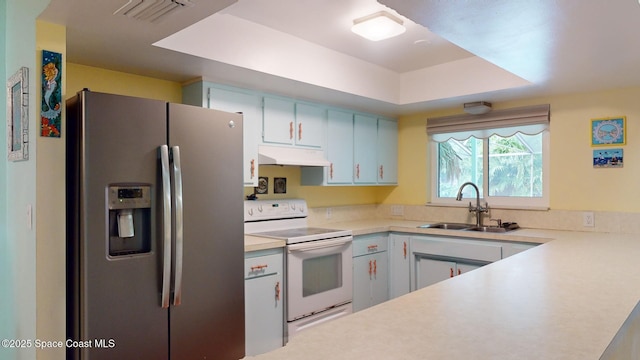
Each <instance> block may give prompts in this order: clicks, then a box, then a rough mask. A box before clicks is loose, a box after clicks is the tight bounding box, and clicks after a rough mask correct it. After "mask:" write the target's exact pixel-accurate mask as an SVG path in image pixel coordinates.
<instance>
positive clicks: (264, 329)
mask: <svg viewBox="0 0 640 360" xmlns="http://www.w3.org/2000/svg"><path fill="white" fill-rule="evenodd" d="M244 267H245V269H244V270H245V271H244V275H245V280H244V289H245V337H246V343H245V344H246V346H245V350H246V353H247V356H253V355H258V354H263V353H266V352H268V351H271V350H274V349H277V348H279V347H281V346H283V336H284V307H283V301H284V296H285V294H284V289H285V287H284V283H283V253H282V250H281V249H278V250H263V251H255V252H250V253H246V254H245V260H244Z"/></svg>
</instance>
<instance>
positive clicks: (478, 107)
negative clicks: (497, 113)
mask: <svg viewBox="0 0 640 360" xmlns="http://www.w3.org/2000/svg"><path fill="white" fill-rule="evenodd" d="M489 111H491V103H490V102H486V101H476V102H470V103H464V112H466V113H467V114H472V115H482V114H486V113H488V112H489Z"/></svg>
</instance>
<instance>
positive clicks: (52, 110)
mask: <svg viewBox="0 0 640 360" xmlns="http://www.w3.org/2000/svg"><path fill="white" fill-rule="evenodd" d="M40 109H41V111H40V136H45V137H58V138H59V137H60V129H61V128H62V124H61V123H62V120H61V113H62V54H59V53H56V52H52V51H47V50H42V99H41V104H40Z"/></svg>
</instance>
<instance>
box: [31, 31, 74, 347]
mask: <svg viewBox="0 0 640 360" xmlns="http://www.w3.org/2000/svg"><path fill="white" fill-rule="evenodd" d="M66 48H67V47H66V29H65V27H64V26H60V25H54V24H49V23H44V22H41V21H36V49H37V53H36V55H37V62H36V64H38V67H37V72H35V73H34V75H33V80H32V81H35V83H36V84H37V85H36V95H35V96H34V97H33V98H32V99H33V101H34V102H35V104H36V109H37V110H36V111H37V113H38V114H39V113H40V101H39V99H40V96H41V93H42V87H41V80H40V79H41V70H40V66H41V65H40V64H42V50H49V51H55V52H58V53H61V54H62V61H63V64H62V84H59V85H61V86H62V99H64V98H66V92H65V85H66V81H65V76H66V70H67V69H66V68H65V65H64V60H65V52H66ZM38 118H39V116H38ZM39 123H40V122H39V121H38V124H39ZM65 125H66V121H65V113H64V108H63V113H62V129H61V137H60V138H48V137H40V136H38V137H37V139H36V144H37V146H36V151H37V152H36V172H37V174H38V176H37V179H36V202H37V204H38V206H36V216H35V219H36V304H37V306H36V334H37V337H38V338H39V339H51V340H54V339H55V340H57V339H64V338H65V314H66V312H65V304H66V303H65V298H66V297H65V212H64V211H60V209H61V208H63V207H64V203H65V191H64V188H65V174H64V158H65V137H66V131H65ZM37 130H39V128H38V129H36V132H38V131H37ZM64 353H65V352H64V349H47V350H37V357H38V359H62V358H64Z"/></svg>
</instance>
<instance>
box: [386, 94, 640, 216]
mask: <svg viewBox="0 0 640 360" xmlns="http://www.w3.org/2000/svg"><path fill="white" fill-rule="evenodd" d="M638 98H640V88H637V87H636V88H629V89H616V90H610V91H602V92H595V93H585V94H572V95H563V96H554V97H548V98H537V99H527V100H522V101H512V102H505V103H499V104H494V107H495V108H496V109H503V108H511V107H517V106H525V105H535V104H550V105H551V144H550V147H551V170H550V171H551V174H550V190H551V194H550V197H551V208H553V209H563V210H595V211H620V212H640V204H639V202H638V200H639V196H638V191H637V188H638V185H639V183H638V179H640V161H638V157H640V141H639V137H640V127H639V126H638V124H637V123H638V120H639V119H640V102H639V101H638V100H637V99H638ZM496 105H497V106H496ZM456 112H457V113H460V111H459V110H457V111H455V110H454V111H451V110H449V111H448V112H439V113H424V114H416V115H411V116H404V117H401V118H400V119H399V141H398V142H399V149H398V151H399V160H398V161H399V169H398V172H399V174H398V178H399V180H398V181H399V183H400V186H398V187H397V188H395V189H394V190H393V191H391V193H390V194H389V195H388V196H386V197H384V198H383V199H382V202H383V203H387V204H425V203H426V202H427V201H429V199H430V195H429V194H428V191H429V188H428V186H429V180H428V176H427V153H428V150H427V146H426V143H427V136H426V131H425V126H426V119H427V118H428V117H436V116H443V115H451V114H453V113H456ZM621 115H624V116H626V117H627V143H626V145H624V146H613V147H621V148H622V149H623V150H624V159H625V164H624V168H622V169H594V168H593V166H592V160H591V159H592V155H593V150H594V149H598V148H594V147H591V138H590V136H591V135H590V126H591V119H593V118H603V117H612V116H621Z"/></svg>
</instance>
